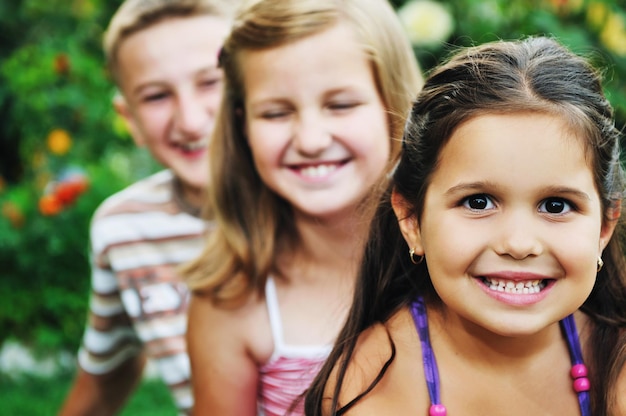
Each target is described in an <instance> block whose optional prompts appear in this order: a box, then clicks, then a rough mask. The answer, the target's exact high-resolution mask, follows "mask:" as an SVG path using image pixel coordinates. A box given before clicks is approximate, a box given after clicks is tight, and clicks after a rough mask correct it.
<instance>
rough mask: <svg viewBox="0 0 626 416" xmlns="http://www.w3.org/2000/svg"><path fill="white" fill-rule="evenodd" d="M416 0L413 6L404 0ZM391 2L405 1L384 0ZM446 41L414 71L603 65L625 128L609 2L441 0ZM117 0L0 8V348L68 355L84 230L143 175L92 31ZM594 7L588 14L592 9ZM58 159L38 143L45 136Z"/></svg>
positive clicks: (623, 54) (84, 287) (623, 69)
mask: <svg viewBox="0 0 626 416" xmlns="http://www.w3.org/2000/svg"><path fill="white" fill-rule="evenodd" d="M409 1H416V0H409ZM392 2H393V4H394V5H395V6H396V7H400V6H402V5H403V4H404V3H405V2H406V1H405V0H393V1H392ZM439 3H440V4H442V5H444V6H445V8H446V9H447V10H448V12H449V13H450V14H451V15H452V17H453V21H454V25H455V26H454V30H453V32H452V34H451V35H450V36H449V37H448V38H447V39H445V40H443V41H442V42H440V43H438V44H436V45H430V46H423V45H416V47H415V51H416V54H417V56H418V58H419V60H420V62H421V64H422V67H423V68H424V70H425V71H427V70H428V69H429V68H431V67H432V66H433V65H435V64H436V63H437V62H440V61H441V60H442V59H443V58H444V57H445V56H446V55H448V53H449V52H450V50H451V49H453V48H454V47H455V46H456V45H470V44H478V43H482V42H485V41H489V40H493V39H497V38H504V39H508V38H517V37H520V36H524V35H532V34H551V35H554V36H556V37H558V38H559V39H560V40H562V41H563V42H564V43H566V44H567V45H568V46H570V47H572V49H574V50H575V51H577V52H580V53H584V54H586V55H589V56H592V57H593V60H594V62H596V64H598V65H601V66H602V67H604V68H606V69H605V74H606V84H605V85H606V92H607V95H608V97H609V99H610V100H611V101H612V103H613V104H614V106H615V107H616V109H617V116H618V123H619V124H620V125H621V126H623V125H624V124H625V121H626V50H625V49H624V48H622V47H620V45H626V29H625V27H626V24H625V23H624V21H625V20H624V19H625V16H626V14H625V13H624V4H623V3H622V2H620V1H609V0H593V1H591V0H569V1H568V0H446V1H444V0H441V1H439ZM119 4H120V0H22V1H19V2H15V1H3V2H0V270H1V271H0V273H1V278H0V299H3V301H2V302H0V344H1V343H2V341H4V340H5V339H7V338H9V337H14V338H18V339H20V340H22V341H24V342H27V343H31V344H32V345H35V346H38V347H39V348H40V349H53V348H54V349H56V348H60V347H63V348H69V349H72V350H74V349H76V347H77V345H78V342H79V339H80V337H81V335H82V328H83V324H84V319H85V311H86V308H87V293H88V288H89V267H88V258H87V252H88V251H87V249H88V242H87V235H88V234H87V233H88V225H89V220H90V217H91V214H92V213H93V211H94V209H95V208H96V207H97V205H98V204H99V203H100V202H101V201H102V200H103V199H104V198H105V197H106V196H108V195H110V194H112V193H114V192H115V191H117V190H119V189H121V188H122V187H124V186H126V185H127V184H129V183H131V182H132V181H134V180H136V179H138V178H140V177H143V176H146V175H147V174H149V173H150V172H152V171H154V170H155V168H156V167H155V165H154V164H153V163H151V162H150V159H149V157H148V156H147V155H146V154H145V153H143V152H142V151H138V150H136V149H135V148H134V145H133V144H132V141H131V140H130V139H129V137H128V134H127V133H126V131H125V130H124V129H123V127H122V124H121V121H120V120H119V119H118V118H117V117H116V116H115V114H114V112H113V111H112V108H111V105H110V99H111V97H112V95H113V93H114V88H113V86H112V83H111V80H110V79H109V77H108V76H107V73H106V71H105V70H104V64H103V56H102V52H101V47H100V40H101V36H102V31H103V29H104V28H105V26H106V24H107V22H108V20H109V18H110V16H111V15H112V13H113V11H114V10H115V9H116V8H117V7H118V6H119ZM598 10H599V11H598ZM55 129H61V130H62V131H65V132H67V134H68V135H69V137H70V139H71V147H70V148H69V150H68V151H67V152H61V153H59V154H55V153H53V152H52V151H51V149H50V148H49V147H48V144H47V137H48V135H49V134H50V132H51V131H53V130H55ZM68 169H73V170H79V171H81V172H82V173H83V174H84V175H85V176H86V177H87V178H88V180H89V183H90V186H89V188H88V190H87V191H86V192H85V193H84V194H82V195H80V196H79V197H78V199H77V200H76V202H75V203H73V204H71V205H70V206H68V207H66V208H65V209H63V210H62V211H61V212H60V213H58V214H57V215H50V216H45V215H42V214H41V212H40V211H39V208H38V203H39V199H40V197H41V196H42V195H43V194H45V193H46V192H47V190H49V188H50V184H51V183H54V181H55V180H56V179H58V178H59V177H60V176H61V175H62V174H63V172H64V171H67V170H68Z"/></svg>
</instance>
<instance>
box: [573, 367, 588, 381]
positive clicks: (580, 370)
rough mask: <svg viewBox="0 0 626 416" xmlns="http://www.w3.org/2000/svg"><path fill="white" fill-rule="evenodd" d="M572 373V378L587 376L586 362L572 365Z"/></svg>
mask: <svg viewBox="0 0 626 416" xmlns="http://www.w3.org/2000/svg"><path fill="white" fill-rule="evenodd" d="M570 374H571V375H572V378H581V377H587V367H586V366H585V364H576V365H574V366H572V370H571V371H570Z"/></svg>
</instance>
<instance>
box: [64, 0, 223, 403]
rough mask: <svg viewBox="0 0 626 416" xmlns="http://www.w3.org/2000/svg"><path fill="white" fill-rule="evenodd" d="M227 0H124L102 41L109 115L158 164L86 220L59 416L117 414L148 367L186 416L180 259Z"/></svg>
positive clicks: (190, 228) (191, 238) (213, 96)
mask: <svg viewBox="0 0 626 416" xmlns="http://www.w3.org/2000/svg"><path fill="white" fill-rule="evenodd" d="M234 3H235V2H233V1H232V0H127V1H126V2H124V3H123V4H122V5H121V7H120V8H119V9H118V11H117V12H116V14H115V15H114V16H113V19H112V20H111V23H110V25H109V28H108V30H107V32H106V35H105V38H104V48H105V53H106V58H107V61H108V65H109V69H110V71H111V73H112V75H113V77H114V79H115V81H116V83H117V86H118V88H119V90H120V92H121V94H120V96H119V97H116V99H115V106H116V109H117V111H118V112H119V113H120V114H121V115H122V117H124V119H125V120H126V121H127V123H128V126H129V128H130V131H131V133H132V136H133V138H134V140H135V142H136V143H137V145H138V146H146V147H147V148H148V150H149V151H150V152H151V154H152V156H154V158H155V159H156V160H157V161H159V162H160V163H161V164H162V165H163V166H164V167H166V168H168V169H167V170H165V171H162V172H160V173H157V174H155V175H153V176H151V177H149V178H147V179H144V180H142V181H140V182H138V183H136V184H134V185H132V186H130V187H129V188H127V189H125V190H123V191H121V192H119V193H118V194H116V195H114V196H112V197H110V198H109V199H108V200H106V201H105V202H104V203H103V204H102V205H101V206H100V207H99V209H98V210H97V212H96V213H95V215H94V218H93V221H92V227H91V246H92V259H93V266H92V267H93V276H92V287H93V290H92V295H91V302H90V316H89V320H88V323H87V328H86V331H85V336H84V340H83V345H82V347H81V349H80V351H79V356H78V361H79V366H80V368H79V371H78V375H77V378H76V381H75V383H74V385H73V386H72V388H71V390H70V392H69V394H68V397H67V399H66V402H65V404H64V407H63V410H62V411H61V414H63V415H78V414H80V415H83V414H89V415H95V414H113V413H115V412H116V411H117V410H118V409H120V408H121V407H122V406H123V404H124V402H125V400H126V399H127V398H128V396H129V395H130V393H131V392H132V390H133V388H134V387H135V385H136V384H137V382H138V380H139V379H140V376H141V373H142V369H143V366H144V359H145V358H146V357H147V358H150V359H152V360H153V361H154V362H155V363H156V368H157V369H158V371H159V372H160V376H161V377H162V378H163V380H164V381H165V382H166V383H167V385H168V387H169V388H170V390H171V392H172V394H173V396H174V399H175V402H176V405H177V407H178V408H179V409H180V412H182V413H190V412H191V408H192V396H191V388H190V381H189V372H190V369H189V361H188V357H187V354H186V345H185V330H186V326H187V321H186V309H187V305H188V299H189V295H188V291H187V288H186V286H185V285H184V283H183V281H182V279H181V277H180V275H179V274H178V272H177V270H176V267H177V265H178V263H180V262H183V261H187V260H190V259H192V258H193V257H194V256H196V255H198V253H199V252H200V250H201V247H202V244H203V243H204V234H205V231H206V229H207V223H206V222H205V221H203V220H202V219H201V218H200V216H199V208H200V205H201V202H202V200H203V192H204V188H205V187H206V183H207V178H206V177H207V175H206V172H208V162H207V156H206V153H207V144H208V138H209V135H210V133H211V131H212V129H213V125H214V119H215V113H216V111H217V109H218V103H219V101H220V99H221V95H222V85H221V84H222V70H221V69H220V68H218V62H217V56H218V52H219V49H220V48H221V46H222V43H223V40H224V38H225V37H226V35H227V34H228V31H229V30H230V25H231V19H232V15H233V14H234V10H233V7H234V6H233V4H234Z"/></svg>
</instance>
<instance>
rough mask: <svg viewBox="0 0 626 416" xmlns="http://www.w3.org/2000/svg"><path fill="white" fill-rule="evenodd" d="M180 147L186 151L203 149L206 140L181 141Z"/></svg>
mask: <svg viewBox="0 0 626 416" xmlns="http://www.w3.org/2000/svg"><path fill="white" fill-rule="evenodd" d="M180 147H182V148H183V149H184V150H186V151H188V152H194V151H196V150H200V149H204V148H205V147H206V142H205V141H204V140H198V141H195V142H186V143H181V144H180Z"/></svg>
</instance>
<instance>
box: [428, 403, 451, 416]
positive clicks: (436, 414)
mask: <svg viewBox="0 0 626 416" xmlns="http://www.w3.org/2000/svg"><path fill="white" fill-rule="evenodd" d="M447 414H448V411H447V410H446V407H445V406H444V405H442V404H433V405H432V406H430V409H429V410H428V415H429V416H446V415H447Z"/></svg>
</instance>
